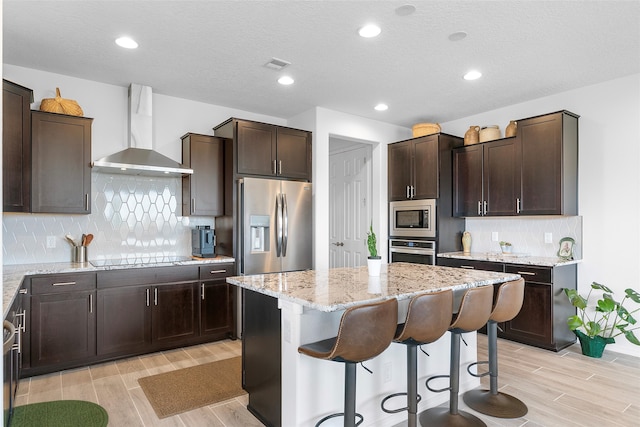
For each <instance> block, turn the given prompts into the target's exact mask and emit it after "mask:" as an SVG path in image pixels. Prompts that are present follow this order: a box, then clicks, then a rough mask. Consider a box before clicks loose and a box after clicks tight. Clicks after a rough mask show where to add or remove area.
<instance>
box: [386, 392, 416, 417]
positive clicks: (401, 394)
mask: <svg viewBox="0 0 640 427" xmlns="http://www.w3.org/2000/svg"><path fill="white" fill-rule="evenodd" d="M406 395H407V393H406V392H400V393H393V394H390V395H389V396H387V397H385V398H384V399H382V402H381V403H380V408H381V409H382V410H383V411H384V412H386V413H387V414H397V413H398V412H402V411H406V410H408V409H409V407H408V406H405V407H404V408H398V409H387V408H385V407H384V404H385V403H387V400H389V399H392V398H394V397H398V396H406ZM421 400H422V396H420V395H419V394H418V395H417V400H416V403H419V402H420V401H421Z"/></svg>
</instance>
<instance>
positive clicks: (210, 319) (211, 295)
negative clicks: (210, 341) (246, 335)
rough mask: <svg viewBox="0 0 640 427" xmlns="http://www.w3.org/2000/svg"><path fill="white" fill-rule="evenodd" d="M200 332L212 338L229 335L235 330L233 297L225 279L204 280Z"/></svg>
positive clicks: (201, 290) (201, 291)
mask: <svg viewBox="0 0 640 427" xmlns="http://www.w3.org/2000/svg"><path fill="white" fill-rule="evenodd" d="M200 286H201V289H200V293H201V306H200V307H201V310H200V333H201V335H203V336H204V335H208V336H211V338H213V337H215V336H217V337H220V338H225V337H228V336H230V335H232V334H231V332H232V330H233V324H232V322H233V316H232V308H233V297H232V293H231V290H232V289H231V287H230V286H229V285H228V284H227V283H226V282H225V279H221V280H214V281H208V282H202V284H201V285H200Z"/></svg>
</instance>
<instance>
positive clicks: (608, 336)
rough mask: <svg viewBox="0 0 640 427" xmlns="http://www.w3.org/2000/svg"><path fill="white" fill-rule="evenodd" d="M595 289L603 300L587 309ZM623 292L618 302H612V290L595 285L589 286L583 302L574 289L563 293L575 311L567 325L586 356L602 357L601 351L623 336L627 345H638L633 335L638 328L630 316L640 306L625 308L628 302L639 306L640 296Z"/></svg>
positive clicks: (638, 342)
mask: <svg viewBox="0 0 640 427" xmlns="http://www.w3.org/2000/svg"><path fill="white" fill-rule="evenodd" d="M594 289H595V290H598V291H602V297H601V298H600V299H598V300H597V301H596V303H595V304H592V305H589V298H590V297H591V293H592V292H593V291H594ZM624 292H625V296H624V298H622V301H620V302H618V301H616V300H614V299H613V291H612V290H611V289H609V288H608V287H606V286H604V285H601V284H599V283H596V282H593V283H592V284H591V289H590V290H589V293H588V294H587V297H586V298H584V297H583V296H582V295H580V294H579V293H578V291H577V290H575V289H566V288H565V289H564V293H565V294H566V295H567V297H568V298H569V301H571V304H572V305H573V306H574V307H576V309H577V310H578V314H576V315H573V316H569V318H568V319H567V325H569V329H571V330H572V331H573V333H574V334H576V336H577V337H578V340H579V341H580V347H581V348H582V354H584V355H585V356H590V357H602V353H603V352H604V347H605V346H606V345H607V344H613V343H614V342H615V337H617V336H618V335H624V336H625V338H627V340H629V342H631V343H633V344H635V345H640V340H638V337H636V336H635V334H634V333H633V331H634V330H636V329H638V328H640V326H635V327H633V326H632V325H635V324H636V319H635V318H634V317H633V313H636V312H637V311H639V310H640V306H637V307H636V308H635V309H631V308H629V307H628V306H625V304H627V305H628V304H629V303H631V301H633V302H635V303H636V304H640V294H639V293H638V292H636V291H634V290H633V289H630V288H629V289H626V290H625V291H624Z"/></svg>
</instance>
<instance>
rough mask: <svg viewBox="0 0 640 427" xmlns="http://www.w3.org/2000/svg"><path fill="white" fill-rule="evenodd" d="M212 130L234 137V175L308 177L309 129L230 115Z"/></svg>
mask: <svg viewBox="0 0 640 427" xmlns="http://www.w3.org/2000/svg"><path fill="white" fill-rule="evenodd" d="M214 131H215V134H216V136H222V137H224V138H231V139H233V140H234V161H235V174H236V175H240V176H244V175H257V176H267V177H278V178H289V179H296V180H306V181H311V132H307V131H303V130H298V129H291V128H286V127H282V126H276V125H271V124H267V123H258V122H252V121H248V120H239V119H234V118H232V119H229V120H227V121H226V122H224V123H222V124H220V125H218V126H216V127H215V128H214Z"/></svg>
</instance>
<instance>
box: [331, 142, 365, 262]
mask: <svg viewBox="0 0 640 427" xmlns="http://www.w3.org/2000/svg"><path fill="white" fill-rule="evenodd" d="M370 168H371V146H370V145H368V144H357V145H356V146H355V147H351V148H350V149H348V150H345V151H340V152H337V153H335V154H331V155H330V156H329V186H330V189H331V193H330V194H331V196H330V207H329V233H330V236H329V267H330V268H335V267H356V266H360V265H366V263H367V255H368V254H367V247H366V245H365V239H366V235H367V230H368V229H369V226H368V224H369V222H370V221H371V184H370V177H371V170H370Z"/></svg>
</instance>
